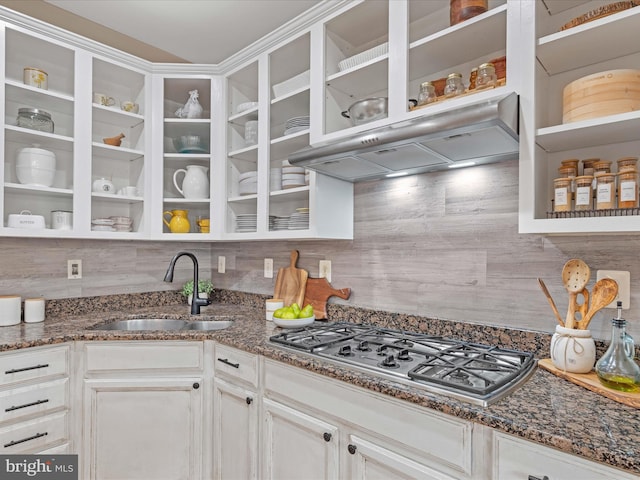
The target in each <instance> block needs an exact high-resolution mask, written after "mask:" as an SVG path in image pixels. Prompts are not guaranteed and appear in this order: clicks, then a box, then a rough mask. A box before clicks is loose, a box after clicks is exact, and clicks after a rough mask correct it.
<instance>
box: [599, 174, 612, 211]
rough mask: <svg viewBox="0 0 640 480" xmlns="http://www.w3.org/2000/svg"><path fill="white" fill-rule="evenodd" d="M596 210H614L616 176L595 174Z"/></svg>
mask: <svg viewBox="0 0 640 480" xmlns="http://www.w3.org/2000/svg"><path fill="white" fill-rule="evenodd" d="M596 182H597V186H596V208H597V209H598V210H606V209H608V208H615V199H616V176H615V174H613V173H604V172H601V173H596Z"/></svg>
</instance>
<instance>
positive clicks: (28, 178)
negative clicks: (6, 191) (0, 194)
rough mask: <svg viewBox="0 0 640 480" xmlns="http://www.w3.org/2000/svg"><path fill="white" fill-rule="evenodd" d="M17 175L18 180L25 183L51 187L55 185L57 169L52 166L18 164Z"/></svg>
mask: <svg viewBox="0 0 640 480" xmlns="http://www.w3.org/2000/svg"><path fill="white" fill-rule="evenodd" d="M16 175H17V176H18V181H19V182H20V183H22V184H23V185H38V186H41V187H50V186H51V185H53V180H54V178H55V176H56V171H55V169H50V168H34V167H26V166H22V167H20V166H18V167H16Z"/></svg>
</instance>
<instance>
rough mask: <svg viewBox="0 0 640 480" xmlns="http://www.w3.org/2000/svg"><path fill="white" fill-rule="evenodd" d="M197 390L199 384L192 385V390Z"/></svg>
mask: <svg viewBox="0 0 640 480" xmlns="http://www.w3.org/2000/svg"><path fill="white" fill-rule="evenodd" d="M199 388H200V384H199V383H198V382H195V383H194V384H193V389H194V390H197V389H199Z"/></svg>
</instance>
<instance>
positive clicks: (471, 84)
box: [469, 67, 478, 90]
mask: <svg viewBox="0 0 640 480" xmlns="http://www.w3.org/2000/svg"><path fill="white" fill-rule="evenodd" d="M477 79H478V67H473V68H472V69H471V73H470V74H469V90H474V89H475V88H476V80H477Z"/></svg>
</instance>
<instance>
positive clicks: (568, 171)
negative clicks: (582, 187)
mask: <svg viewBox="0 0 640 480" xmlns="http://www.w3.org/2000/svg"><path fill="white" fill-rule="evenodd" d="M558 175H560V176H561V177H567V178H568V177H577V176H578V169H577V168H576V167H573V166H571V165H562V166H560V167H558Z"/></svg>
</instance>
